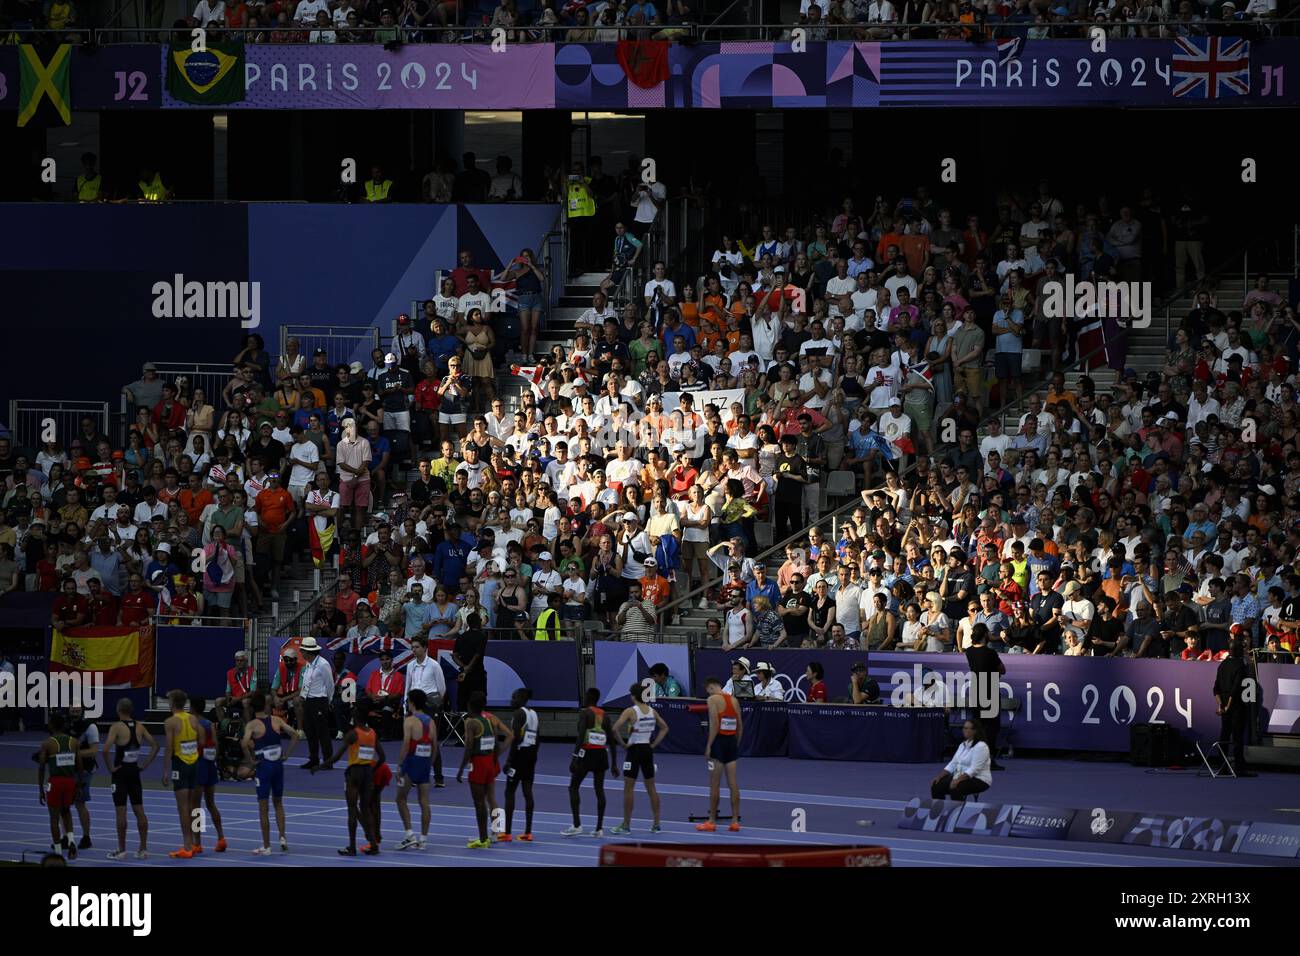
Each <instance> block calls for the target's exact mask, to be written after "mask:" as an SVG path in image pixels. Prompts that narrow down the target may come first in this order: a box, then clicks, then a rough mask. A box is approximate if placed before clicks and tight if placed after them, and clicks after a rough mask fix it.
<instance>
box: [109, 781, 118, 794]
mask: <svg viewBox="0 0 1300 956" xmlns="http://www.w3.org/2000/svg"><path fill="white" fill-rule="evenodd" d="M108 792H109V793H117V784H115V783H110V784H109V785H108Z"/></svg>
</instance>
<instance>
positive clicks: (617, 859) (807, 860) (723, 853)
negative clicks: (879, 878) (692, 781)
mask: <svg viewBox="0 0 1300 956" xmlns="http://www.w3.org/2000/svg"><path fill="white" fill-rule="evenodd" d="M600 865H601V866H648V867H649V866H652V867H670V866H690V867H696V866H698V867H705V866H707V867H727V866H744V867H752V866H781V867H878V866H889V865H890V862H889V849H888V848H887V847H883V846H810V847H808V848H806V849H803V848H799V847H794V846H790V845H788V844H786V845H780V844H775V845H768V846H764V845H762V844H753V845H750V846H725V845H717V846H709V845H707V844H704V845H701V844H698V843H612V844H609V845H607V846H604V847H601V850H600Z"/></svg>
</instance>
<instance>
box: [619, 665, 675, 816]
mask: <svg viewBox="0 0 1300 956" xmlns="http://www.w3.org/2000/svg"><path fill="white" fill-rule="evenodd" d="M629 692H630V693H631V695H632V706H631V707H629V708H628V709H627V710H625V711H623V713H621V714H619V715H618V720H616V721H614V741H615V743H618V744H621V745H622V746H623V747H625V748H626V749H627V756H626V757H625V758H624V760H623V822H622V823H619V824H616V825H614V826H612V827H610V829H609V832H610V833H631V832H632V802H633V797H634V795H635V791H636V778H637V774H640V775H641V778H642V779H643V780H644V781H645V792H646V793H648V794H649V795H650V811H651V812H652V813H653V814H654V823H652V824H651V825H650V832H651V833H659V832H661V831H662V829H663V827H661V826H660V824H659V791H658V789H656V788H655V748H657V747H658V746H659V745H660V744H661V743H663V742H664V738H665V737H667V736H668V723H667V722H666V721H665V720H664V719H663V718H662V717H661V716H659V712H658V711H657V710H655V709H654V708H653V707H651V706H650V705H649V704H648V703H646V701H645V693H646V687H645V686H644V685H642V684H633V685H632V687H631V688H630V691H629ZM624 727H629V728H631V734H630V735H629V736H628V738H627V742H626V743H624V741H623V728H624Z"/></svg>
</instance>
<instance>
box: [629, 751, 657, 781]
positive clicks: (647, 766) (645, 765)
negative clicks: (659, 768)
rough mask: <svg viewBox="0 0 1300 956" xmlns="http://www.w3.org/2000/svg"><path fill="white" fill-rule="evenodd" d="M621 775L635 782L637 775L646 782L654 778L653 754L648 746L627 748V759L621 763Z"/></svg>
mask: <svg viewBox="0 0 1300 956" xmlns="http://www.w3.org/2000/svg"><path fill="white" fill-rule="evenodd" d="M623 773H625V774H627V776H628V778H629V779H631V780H635V779H636V778H637V774H638V773H639V774H640V775H641V776H642V777H643V778H645V779H646V780H653V779H654V778H655V752H654V748H653V747H651V746H650V745H649V744H632V746H630V747H628V748H627V757H626V759H625V760H624V761H623Z"/></svg>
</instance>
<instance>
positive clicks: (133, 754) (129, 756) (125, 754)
mask: <svg viewBox="0 0 1300 956" xmlns="http://www.w3.org/2000/svg"><path fill="white" fill-rule="evenodd" d="M139 762H140V751H138V750H124V751H122V763H124V764H127V763H139Z"/></svg>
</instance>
